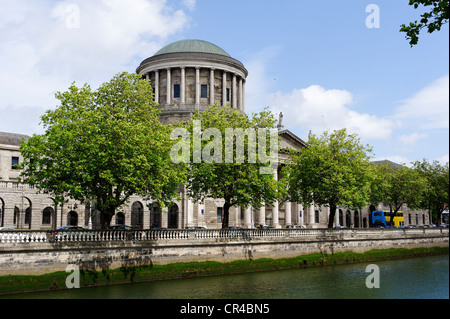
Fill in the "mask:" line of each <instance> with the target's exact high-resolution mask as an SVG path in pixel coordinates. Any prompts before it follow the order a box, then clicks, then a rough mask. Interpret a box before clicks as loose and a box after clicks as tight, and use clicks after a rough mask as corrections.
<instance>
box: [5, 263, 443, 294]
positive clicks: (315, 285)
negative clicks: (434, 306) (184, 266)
mask: <svg viewBox="0 0 450 319" xmlns="http://www.w3.org/2000/svg"><path fill="white" fill-rule="evenodd" d="M448 260H449V259H448V255H446V256H433V257H420V258H410V259H402V260H392V261H379V262H376V263H375V264H376V265H378V266H379V269H380V288H378V289H377V288H372V289H369V288H367V287H366V278H367V276H368V275H369V274H370V273H367V272H365V270H366V266H367V265H368V264H369V263H358V264H346V265H334V266H325V267H311V268H302V269H291V270H277V271H270V272H259V273H248V274H236V275H227V276H216V277H204V278H191V279H178V280H166V281H157V282H149V283H134V284H127V285H117V286H107V287H94V288H82V289H71V290H64V291H53V292H42V293H30V294H21V295H15V296H8V298H11V297H14V298H68V299H69V298H70V299H75V298H87V299H89V298H105V299H108V298H114V299H117V298H121V299H123V298H140V299H146V298H150V299H158V298H161V299H209V298H212V299H230V298H233V299H310V298H313V299H322V298H327V299H335V298H339V299H347V298H353V299H359V298H364V299H366V298H367V299H374V298H384V299H390V298H430V299H448V298H449V285H448V282H449V275H448V273H449V263H448Z"/></svg>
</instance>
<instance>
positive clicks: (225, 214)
mask: <svg viewBox="0 0 450 319" xmlns="http://www.w3.org/2000/svg"><path fill="white" fill-rule="evenodd" d="M230 207H231V206H230V203H229V202H227V201H225V204H224V205H223V219H222V229H224V228H228V226H229V220H230V219H229V216H230Z"/></svg>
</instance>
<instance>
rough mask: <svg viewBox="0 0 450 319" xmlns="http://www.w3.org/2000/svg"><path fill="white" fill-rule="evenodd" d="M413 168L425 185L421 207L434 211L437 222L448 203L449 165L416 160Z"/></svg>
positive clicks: (449, 185)
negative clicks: (423, 179)
mask: <svg viewBox="0 0 450 319" xmlns="http://www.w3.org/2000/svg"><path fill="white" fill-rule="evenodd" d="M414 168H415V169H416V170H417V171H418V172H419V173H420V174H421V175H422V176H423V177H424V178H425V180H426V184H427V187H426V188H425V194H424V198H423V207H425V208H427V209H429V210H430V211H433V212H436V214H437V222H439V221H440V220H441V215H442V212H443V211H444V210H445V209H446V207H448V203H449V187H450V184H449V165H448V162H447V163H446V164H445V165H441V164H440V163H439V162H438V161H434V162H433V163H429V162H428V161H427V160H423V161H422V162H420V161H416V162H415V163H414Z"/></svg>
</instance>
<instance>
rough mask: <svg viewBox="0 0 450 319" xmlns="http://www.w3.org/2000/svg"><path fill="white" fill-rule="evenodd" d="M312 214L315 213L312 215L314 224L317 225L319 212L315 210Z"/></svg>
mask: <svg viewBox="0 0 450 319" xmlns="http://www.w3.org/2000/svg"><path fill="white" fill-rule="evenodd" d="M314 213H315V214H314V222H315V223H317V224H318V223H319V211H318V210H316V211H315V212H314Z"/></svg>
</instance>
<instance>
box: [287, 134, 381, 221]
mask: <svg viewBox="0 0 450 319" xmlns="http://www.w3.org/2000/svg"><path fill="white" fill-rule="evenodd" d="M371 152H372V150H371V148H370V147H369V146H364V145H361V144H360V142H359V138H358V137H357V136H356V135H355V134H348V133H347V131H346V130H345V129H342V130H337V131H334V132H333V133H331V134H330V133H328V132H325V133H324V134H323V136H321V137H316V136H312V137H311V139H310V140H309V141H308V145H307V147H306V148H304V149H302V150H301V152H300V153H297V152H295V151H292V152H291V165H288V166H286V167H285V170H284V172H283V175H284V176H285V177H284V178H285V180H286V184H287V188H288V194H287V196H288V198H289V199H290V200H291V201H295V202H301V203H302V204H303V205H305V206H310V205H312V204H315V205H327V206H329V207H330V216H329V223H328V227H329V228H331V227H333V221H334V214H335V210H336V208H337V207H338V206H346V207H357V208H361V207H363V206H365V205H366V203H367V200H368V196H369V189H370V187H369V184H370V181H371V178H372V171H371V169H370V164H369V158H370V157H369V155H370V153H371Z"/></svg>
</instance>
